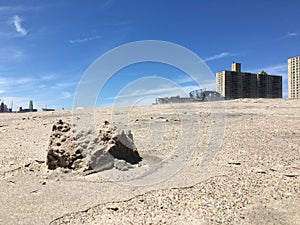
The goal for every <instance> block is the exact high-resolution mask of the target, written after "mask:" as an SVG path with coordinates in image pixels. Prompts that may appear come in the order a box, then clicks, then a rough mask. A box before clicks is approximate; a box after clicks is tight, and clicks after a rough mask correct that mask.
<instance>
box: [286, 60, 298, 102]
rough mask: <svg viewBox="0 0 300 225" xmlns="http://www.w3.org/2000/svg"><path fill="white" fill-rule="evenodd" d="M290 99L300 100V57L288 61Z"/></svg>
mask: <svg viewBox="0 0 300 225" xmlns="http://www.w3.org/2000/svg"><path fill="white" fill-rule="evenodd" d="M288 89H289V98H300V56H296V57H293V58H289V59H288Z"/></svg>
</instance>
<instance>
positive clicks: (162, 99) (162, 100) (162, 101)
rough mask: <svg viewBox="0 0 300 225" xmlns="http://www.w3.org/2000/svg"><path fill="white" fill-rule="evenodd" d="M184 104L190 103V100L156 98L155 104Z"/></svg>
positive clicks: (175, 97)
mask: <svg viewBox="0 0 300 225" xmlns="http://www.w3.org/2000/svg"><path fill="white" fill-rule="evenodd" d="M185 102H192V99H190V98H182V97H180V96H171V97H165V98H156V99H155V103H156V104H168V103H185Z"/></svg>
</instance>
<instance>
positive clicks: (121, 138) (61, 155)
mask: <svg viewBox="0 0 300 225" xmlns="http://www.w3.org/2000/svg"><path fill="white" fill-rule="evenodd" d="M141 160H142V158H141V157H140V155H139V153H138V151H137V149H136V147H135V145H134V143H133V135H132V133H131V132H130V131H128V132H125V131H119V130H118V129H117V128H116V127H115V126H113V125H112V124H110V123H109V122H108V121H105V122H104V124H103V125H102V126H101V127H100V129H99V132H98V133H97V134H94V133H93V132H92V131H91V130H88V131H78V132H76V130H75V125H71V124H69V123H67V122H64V121H62V120H59V121H58V122H56V123H54V124H53V126H52V133H51V135H50V142H49V147H48V154H47V166H48V169H56V168H59V167H60V168H68V169H72V170H82V171H93V172H99V171H102V170H106V169H112V168H113V167H116V169H120V170H126V169H128V168H131V165H132V164H138V163H139V162H140V161H141ZM116 165H117V166H116ZM120 165H121V166H120ZM122 165H123V166H122Z"/></svg>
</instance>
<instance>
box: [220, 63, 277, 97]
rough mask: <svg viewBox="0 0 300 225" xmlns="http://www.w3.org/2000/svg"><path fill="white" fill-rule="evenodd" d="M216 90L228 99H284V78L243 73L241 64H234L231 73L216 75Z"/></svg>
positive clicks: (263, 73) (261, 73)
mask: <svg viewBox="0 0 300 225" xmlns="http://www.w3.org/2000/svg"><path fill="white" fill-rule="evenodd" d="M216 89H217V90H216V91H217V92H219V93H220V94H221V95H222V96H223V97H225V98H226V99H237V98H282V76H276V75H268V74H267V73H266V72H264V71H261V72H260V73H258V74H254V73H247V72H241V64H240V63H235V62H233V63H232V67H231V71H227V70H224V71H221V72H218V73H217V74H216Z"/></svg>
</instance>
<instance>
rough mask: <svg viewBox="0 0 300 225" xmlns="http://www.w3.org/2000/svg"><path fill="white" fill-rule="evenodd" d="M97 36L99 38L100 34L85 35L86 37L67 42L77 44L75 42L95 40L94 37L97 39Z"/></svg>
mask: <svg viewBox="0 0 300 225" xmlns="http://www.w3.org/2000/svg"><path fill="white" fill-rule="evenodd" d="M99 38H101V36H93V37H86V38H82V39H74V40H69V43H70V44H77V43H83V42H88V41H93V40H96V39H99Z"/></svg>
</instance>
